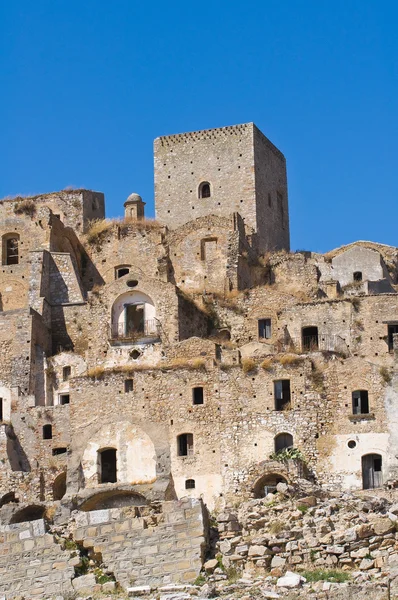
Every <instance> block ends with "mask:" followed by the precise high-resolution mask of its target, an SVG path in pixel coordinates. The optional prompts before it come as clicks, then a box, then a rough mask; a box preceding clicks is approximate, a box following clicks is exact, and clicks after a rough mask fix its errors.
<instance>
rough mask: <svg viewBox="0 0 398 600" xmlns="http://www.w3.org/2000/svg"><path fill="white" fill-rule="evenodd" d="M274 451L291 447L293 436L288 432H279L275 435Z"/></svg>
mask: <svg viewBox="0 0 398 600" xmlns="http://www.w3.org/2000/svg"><path fill="white" fill-rule="evenodd" d="M274 444H275V452H280V451H281V450H284V449H285V448H292V447H293V436H292V435H290V433H280V434H279V435H277V436H276V437H275V440H274Z"/></svg>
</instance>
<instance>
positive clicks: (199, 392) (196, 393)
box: [192, 387, 204, 404]
mask: <svg viewBox="0 0 398 600" xmlns="http://www.w3.org/2000/svg"><path fill="white" fill-rule="evenodd" d="M203 400H204V397H203V388H202V387H194V388H192V402H193V404H203Z"/></svg>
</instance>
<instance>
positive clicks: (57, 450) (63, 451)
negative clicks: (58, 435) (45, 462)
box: [53, 448, 67, 456]
mask: <svg viewBox="0 0 398 600" xmlns="http://www.w3.org/2000/svg"><path fill="white" fill-rule="evenodd" d="M66 450H67V449H66V448H53V456H58V455H59V454H66Z"/></svg>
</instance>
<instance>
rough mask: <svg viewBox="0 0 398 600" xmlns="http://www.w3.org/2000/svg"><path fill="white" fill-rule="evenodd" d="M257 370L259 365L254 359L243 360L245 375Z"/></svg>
mask: <svg viewBox="0 0 398 600" xmlns="http://www.w3.org/2000/svg"><path fill="white" fill-rule="evenodd" d="M256 368H257V363H256V362H255V361H254V360H253V359H252V358H243V359H242V370H243V372H244V373H251V372H252V371H254V370H255V369H256Z"/></svg>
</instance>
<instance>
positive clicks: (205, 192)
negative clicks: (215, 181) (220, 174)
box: [199, 181, 211, 198]
mask: <svg viewBox="0 0 398 600" xmlns="http://www.w3.org/2000/svg"><path fill="white" fill-rule="evenodd" d="M210 196H211V191H210V183H209V182H208V181H202V183H201V184H200V186H199V198H210Z"/></svg>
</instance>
